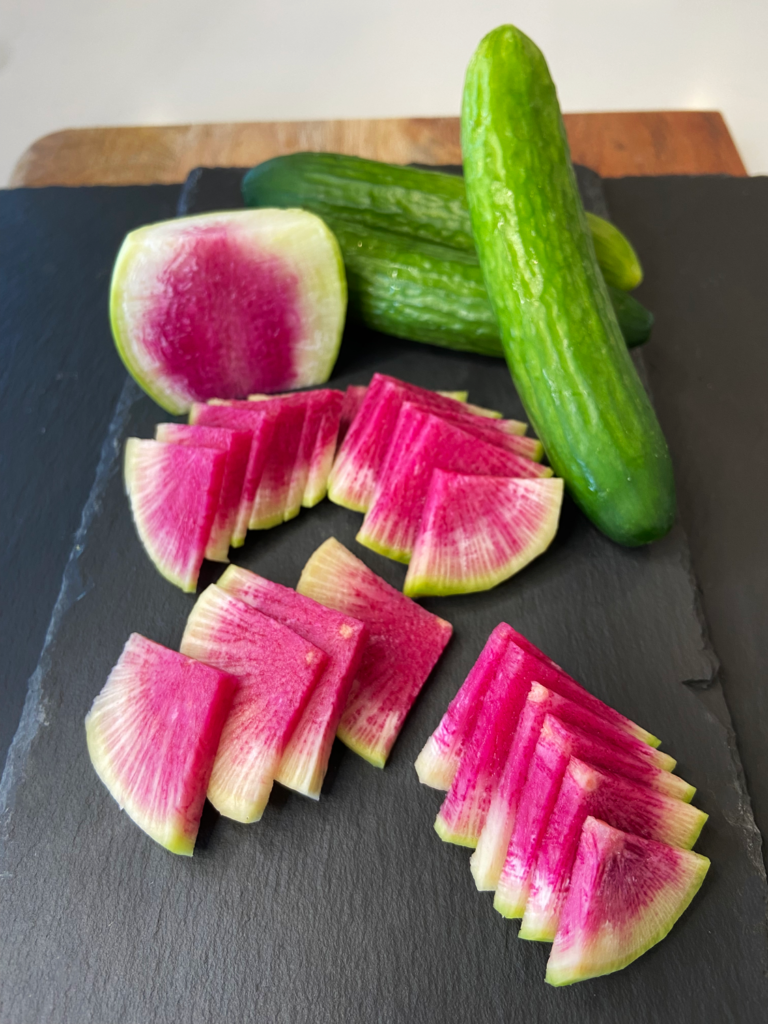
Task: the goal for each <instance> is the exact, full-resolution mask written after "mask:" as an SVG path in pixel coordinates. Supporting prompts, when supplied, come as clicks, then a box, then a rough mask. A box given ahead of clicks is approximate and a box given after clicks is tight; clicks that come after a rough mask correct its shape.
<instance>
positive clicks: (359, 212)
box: [242, 153, 643, 290]
mask: <svg viewBox="0 0 768 1024" xmlns="http://www.w3.org/2000/svg"><path fill="white" fill-rule="evenodd" d="M242 192H243V198H244V200H245V204H246V206H280V207H294V206H299V207H303V208H304V209H305V210H311V211H312V212H313V213H316V214H318V215H319V216H320V217H322V218H323V219H324V220H326V221H328V222H330V221H332V220H337V219H339V218H340V219H342V220H350V221H355V222H357V223H358V224H361V225H364V226H365V227H368V228H372V229H374V230H384V231H391V232H395V233H397V234H401V235H407V236H408V237H409V238H418V239H420V240H421V241H424V242H428V243H430V244H436V245H447V246H450V247H451V248H452V249H465V250H466V251H467V252H471V253H474V251H475V240H474V238H473V236H472V222H471V220H470V216H469V207H468V206H467V191H466V187H465V185H464V179H463V178H460V177H457V176H456V175H452V174H443V173H441V172H440V171H429V170H426V169H424V168H416V167H402V166H400V165H398V164H385V163H381V162H380V161H378V160H364V159H363V158H362V157H357V156H344V155H342V154H340V153H291V154H288V155H287V156H278V157H274V158H273V159H272V160H267V161H265V162H264V163H263V164H259V165H258V166H257V167H254V168H253V169H252V170H250V171H249V172H248V173H247V174H246V175H245V177H244V178H243V183H242ZM587 222H588V223H589V228H590V231H592V233H593V239H594V243H595V251H596V253H597V262H598V263H599V264H600V266H601V267H602V268H603V272H604V274H605V279H606V281H607V282H608V283H609V284H612V285H614V286H615V287H616V288H622V289H624V290H630V289H632V288H635V287H637V285H638V284H640V281H641V280H642V277H643V272H642V268H641V267H640V261H639V260H638V258H637V254H636V253H635V250H634V249H633V248H632V246H631V245H630V243H629V241H628V239H627V238H625V236H624V235H623V234H622V233H621V231H619V229H618V228H617V227H616V226H615V225H613V224H610V223H609V222H608V221H607V220H603V218H602V217H598V216H596V215H595V214H592V213H589V214H587Z"/></svg>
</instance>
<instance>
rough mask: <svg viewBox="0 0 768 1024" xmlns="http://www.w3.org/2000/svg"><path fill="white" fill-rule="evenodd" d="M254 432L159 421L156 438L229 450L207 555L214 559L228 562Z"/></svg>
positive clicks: (167, 442) (169, 442) (169, 441)
mask: <svg viewBox="0 0 768 1024" xmlns="http://www.w3.org/2000/svg"><path fill="white" fill-rule="evenodd" d="M251 436H252V435H251V434H250V433H248V431H245V430H225V429H223V428H222V427H193V426H190V425H189V424H188V423H158V424H157V426H156V427H155V440H156V441H163V442H164V443H166V444H182V445H187V446H190V447H193V448H215V449H217V450H218V451H223V452H226V454H227V460H226V463H225V466H224V475H223V477H222V480H221V490H220V492H219V504H218V508H217V509H216V516H215V518H214V521H213V527H212V529H211V536H210V539H209V541H208V546H207V547H206V549H205V557H206V558H208V559H210V560H211V561H212V562H228V561H229V557H228V554H229V547H230V544H231V543H232V535H233V534H234V532H235V526H236V524H237V512H238V509H239V507H240V495H241V494H242V493H243V482H244V480H245V471H246V469H247V468H248V455H249V453H250V450H251Z"/></svg>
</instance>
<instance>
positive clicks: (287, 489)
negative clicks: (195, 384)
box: [210, 395, 307, 530]
mask: <svg viewBox="0 0 768 1024" xmlns="http://www.w3.org/2000/svg"><path fill="white" fill-rule="evenodd" d="M210 404H211V405H212V406H213V407H214V408H215V407H216V406H219V407H224V408H230V409H237V408H242V409H245V410H246V412H247V410H248V409H249V408H252V407H255V408H257V409H263V410H264V411H265V413H266V415H267V416H268V417H269V422H270V424H271V433H270V437H269V443H268V444H267V447H266V452H265V455H264V460H263V466H262V470H261V477H260V478H259V483H258V486H257V488H256V493H255V495H254V499H253V507H252V509H251V517H250V520H249V522H248V529H249V530H269V529H271V528H272V527H273V526H278V525H279V524H280V523H284V522H286V521H287V520H289V519H293V518H294V517H295V516H297V515H298V514H299V509H300V508H301V499H302V496H303V493H304V484H305V482H306V472H302V470H301V469H299V470H297V460H298V458H299V449H300V447H301V438H302V434H303V432H304V421H305V419H306V412H307V409H306V406H307V403H306V400H305V399H304V398H303V397H302V398H298V397H297V396H294V395H288V396H281V397H276V398H274V399H272V400H271V401H269V402H249V401H242V402H241V401H237V400H235V399H218V398H217V399H214V400H213V401H212V402H211V403H210Z"/></svg>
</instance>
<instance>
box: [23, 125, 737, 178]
mask: <svg viewBox="0 0 768 1024" xmlns="http://www.w3.org/2000/svg"><path fill="white" fill-rule="evenodd" d="M565 127H566V130H567V132H568V140H569V142H570V145H571V155H572V157H573V160H574V162H575V163H580V164H584V165H585V166H587V167H591V168H593V169H594V170H596V171H597V172H598V173H599V174H601V175H602V176H603V177H604V178H620V177H625V176H634V175H662V174H732V175H737V176H740V177H743V176H745V175H746V173H747V172H746V170H745V168H744V164H743V163H742V160H741V157H740V156H739V153H738V151H737V149H736V146H735V144H734V142H733V139H732V138H731V136H730V134H729V132H728V128H727V126H726V124H725V121H724V120H723V117H722V115H721V114H719V113H717V112H716V111H699V110H672V111H651V112H630V113H622V112H616V113H605V114H566V115H565ZM299 150H316V151H317V150H319V151H325V152H337V153H351V154H354V155H357V156H364V157H369V158H371V159H374V160H387V161H391V162H393V163H427V164H456V163H460V162H461V147H460V144H459V120H458V118H456V117H435V118H415V117H414V118H392V119H388V120H357V121H265V122H254V123H243V124H199V125H171V126H167V127H136V128H130V127H129V128H78V129H71V130H67V131H60V132H55V133H54V134H52V135H46V136H45V137H44V138H42V139H39V140H38V141H37V142H35V143H33V144H32V145H31V146H30V148H29V149H28V150H27V151H26V152H25V153H24V154H23V155H22V156H21V158H20V159H19V162H18V163H17V165H16V168H15V170H14V172H13V174H12V176H11V182H10V184H11V186H13V187H18V186H35V187H39V186H43V185H144V184H155V183H158V184H172V183H175V182H181V181H184V179H185V178H186V176H187V174H188V173H189V171H190V170H192V168H193V167H247V166H249V165H250V164H256V163H260V162H261V161H262V160H268V159H269V158H270V157H273V156H279V155H281V154H283V153H295V152H297V151H299Z"/></svg>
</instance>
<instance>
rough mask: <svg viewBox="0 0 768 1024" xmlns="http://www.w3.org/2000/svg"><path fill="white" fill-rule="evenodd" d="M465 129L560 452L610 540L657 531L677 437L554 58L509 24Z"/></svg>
mask: <svg viewBox="0 0 768 1024" xmlns="http://www.w3.org/2000/svg"><path fill="white" fill-rule="evenodd" d="M461 140H462V153H463V157H464V173H465V181H466V186H467V199H468V202H469V209H470V214H471V217H472V233H473V235H474V238H475V244H476V247H477V252H478V256H479V258H480V265H481V267H482V270H483V276H484V279H485V283H486V287H487V288H488V294H489V296H490V299H491V305H492V306H493V309H494V312H495V314H496V319H497V321H498V324H499V329H500V333H501V340H502V345H503V347H504V351H505V355H506V358H507V363H508V365H509V368H510V371H511V374H512V377H513V379H514V382H515V386H516V388H517V391H518V394H519V395H520V398H521V399H522V402H523V405H524V406H525V409H526V412H527V413H528V416H529V417H530V419H531V422H532V424H533V426H534V428H535V429H536V432H537V433H538V436H539V437H540V439H541V440H542V442H543V443H544V448H545V450H546V453H547V456H548V458H549V461H550V464H551V465H552V468H553V469H554V470H555V473H556V474H557V475H559V476H562V477H563V478H564V479H565V481H566V485H567V486H568V488H569V490H570V492H571V494H572V496H573V498H574V499H575V501H576V502H577V504H578V505H579V506H580V507H581V508H582V509H583V510H584V512H585V513H586V514H587V515H588V516H589V518H590V519H591V520H592V521H593V522H594V523H595V524H596V525H597V526H598V528H599V529H601V530H602V531H603V532H604V533H605V534H607V535H608V536H609V537H611V538H612V539H613V540H615V541H617V542H619V543H621V544H626V545H638V544H644V543H647V542H648V541H652V540H655V539H656V538H657V537H661V536H663V534H665V533H666V532H667V531H668V530H669V529H670V527H671V525H672V522H673V520H674V515H675V487H674V478H673V473H672V463H671V459H670V456H669V450H668V448H667V444H666V441H665V440H664V435H663V434H662V431H661V427H660V426H659V423H658V420H657V419H656V414H655V413H654V410H653V407H652V405H651V403H650V400H649V398H648V395H647V394H646V392H645V390H644V388H643V386H642V384H641V382H640V379H639V377H638V375H637V372H636V370H635V368H634V365H633V363H632V360H631V358H630V356H629V353H628V351H627V347H626V345H625V344H624V341H623V338H622V336H621V331H620V330H619V325H618V321H617V319H616V315H615V313H614V311H613V308H612V307H611V303H610V299H609V296H608V289H607V287H606V284H605V280H604V278H603V276H602V274H601V273H600V268H599V267H598V264H597V259H596V256H595V249H594V245H593V243H592V240H591V237H590V234H589V229H588V226H587V221H586V217H585V215H584V209H583V207H582V204H581V199H580V197H579V193H578V189H577V186H576V178H575V175H574V173H573V167H572V166H571V161H570V156H569V153H568V144H567V141H566V136H565V129H564V127H563V122H562V117H561V114H560V107H559V104H558V101H557V94H556V92H555V87H554V84H553V82H552V79H551V77H550V74H549V69H548V68H547V64H546V61H545V60H544V57H543V56H542V54H541V52H540V51H539V50H538V48H537V47H536V46H535V45H534V43H533V42H531V40H530V39H528V37H527V36H525V35H524V34H523V33H522V32H520V31H519V29H517V28H515V27H514V26H512V25H503V26H501V27H500V28H497V29H495V30H494V31H493V32H491V33H489V34H488V35H487V36H486V37H485V38H484V39H483V40H482V42H481V43H480V45H479V47H478V48H477V50H476V51H475V54H474V56H473V57H472V60H471V62H470V65H469V68H468V70H467V76H466V81H465V86H464V96H463V102H462V115H461Z"/></svg>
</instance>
